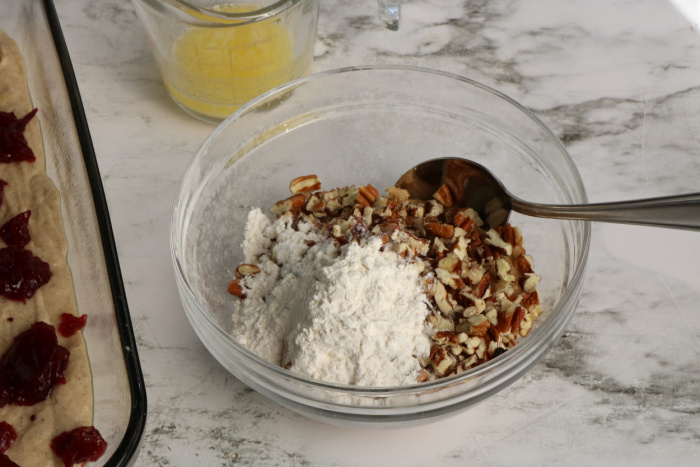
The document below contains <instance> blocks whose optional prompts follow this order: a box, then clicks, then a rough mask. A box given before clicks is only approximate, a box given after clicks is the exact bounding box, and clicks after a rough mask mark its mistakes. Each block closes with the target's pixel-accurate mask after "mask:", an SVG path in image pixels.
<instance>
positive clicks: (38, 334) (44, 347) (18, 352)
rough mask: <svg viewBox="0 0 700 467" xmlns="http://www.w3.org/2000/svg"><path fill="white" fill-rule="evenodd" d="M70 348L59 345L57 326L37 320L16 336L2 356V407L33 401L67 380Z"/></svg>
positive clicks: (32, 403)
mask: <svg viewBox="0 0 700 467" xmlns="http://www.w3.org/2000/svg"><path fill="white" fill-rule="evenodd" d="M69 356H70V352H69V351H68V349H66V348H65V347H62V346H60V345H58V340H57V339H56V330H55V329H54V327H53V326H51V325H50V324H47V323H44V322H42V321H38V322H36V323H34V324H32V326H31V327H30V328H29V329H27V330H26V331H24V332H23V333H22V334H19V335H18V336H16V337H15V338H14V340H13V341H12V344H10V348H8V349H7V351H5V353H4V354H3V355H2V357H0V407H3V406H5V405H6V404H16V405H34V404H36V403H37V402H41V401H43V400H45V399H46V398H47V397H49V394H51V391H52V390H53V388H54V387H55V386H56V385H57V384H59V383H64V382H65V378H64V377H63V372H64V371H65V370H66V367H67V366H68V357H69Z"/></svg>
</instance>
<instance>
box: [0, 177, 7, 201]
mask: <svg viewBox="0 0 700 467" xmlns="http://www.w3.org/2000/svg"><path fill="white" fill-rule="evenodd" d="M7 185H8V183H7V182H6V181H5V180H3V179H2V178H0V206H2V200H3V199H4V197H3V193H4V191H5V187H6V186H7Z"/></svg>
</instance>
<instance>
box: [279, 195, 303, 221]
mask: <svg viewBox="0 0 700 467" xmlns="http://www.w3.org/2000/svg"><path fill="white" fill-rule="evenodd" d="M304 203H306V197H305V196H304V195H302V194H298V195H292V196H290V197H289V198H287V199H283V200H282V201H277V202H276V203H275V204H274V206H272V212H273V213H275V214H276V215H277V216H281V215H282V214H284V213H285V212H290V211H291V212H295V211H299V210H300V209H301V208H302V207H303V206H304Z"/></svg>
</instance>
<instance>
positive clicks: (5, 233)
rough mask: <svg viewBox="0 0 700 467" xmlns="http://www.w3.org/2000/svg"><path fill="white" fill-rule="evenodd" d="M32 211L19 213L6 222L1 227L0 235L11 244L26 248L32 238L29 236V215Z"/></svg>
mask: <svg viewBox="0 0 700 467" xmlns="http://www.w3.org/2000/svg"><path fill="white" fill-rule="evenodd" d="M31 215H32V211H24V212H23V213H21V214H17V215H16V216H15V217H13V218H12V219H10V220H9V221H7V222H5V225H3V226H2V227H0V237H2V239H3V241H4V242H5V243H7V244H8V245H9V246H14V247H17V248H24V247H25V246H26V245H27V243H29V241H30V240H31V239H32V237H30V236H29V227H28V225H29V217H30V216H31Z"/></svg>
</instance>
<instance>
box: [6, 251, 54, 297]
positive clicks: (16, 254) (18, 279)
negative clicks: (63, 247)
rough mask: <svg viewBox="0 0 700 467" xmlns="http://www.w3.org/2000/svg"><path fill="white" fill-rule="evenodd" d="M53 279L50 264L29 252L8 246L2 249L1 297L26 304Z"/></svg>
mask: <svg viewBox="0 0 700 467" xmlns="http://www.w3.org/2000/svg"><path fill="white" fill-rule="evenodd" d="M49 279H51V269H50V268H49V265H48V263H45V262H44V261H42V260H41V258H39V257H37V256H34V255H33V254H32V252H31V251H29V250H21V249H19V248H16V247H13V246H8V247H5V248H2V249H0V295H3V296H5V297H6V298H9V299H10V300H15V301H18V302H26V301H27V299H29V298H32V296H34V293H35V292H36V291H37V290H38V289H39V288H40V287H42V286H43V285H45V284H46V283H47V282H48V281H49Z"/></svg>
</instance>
